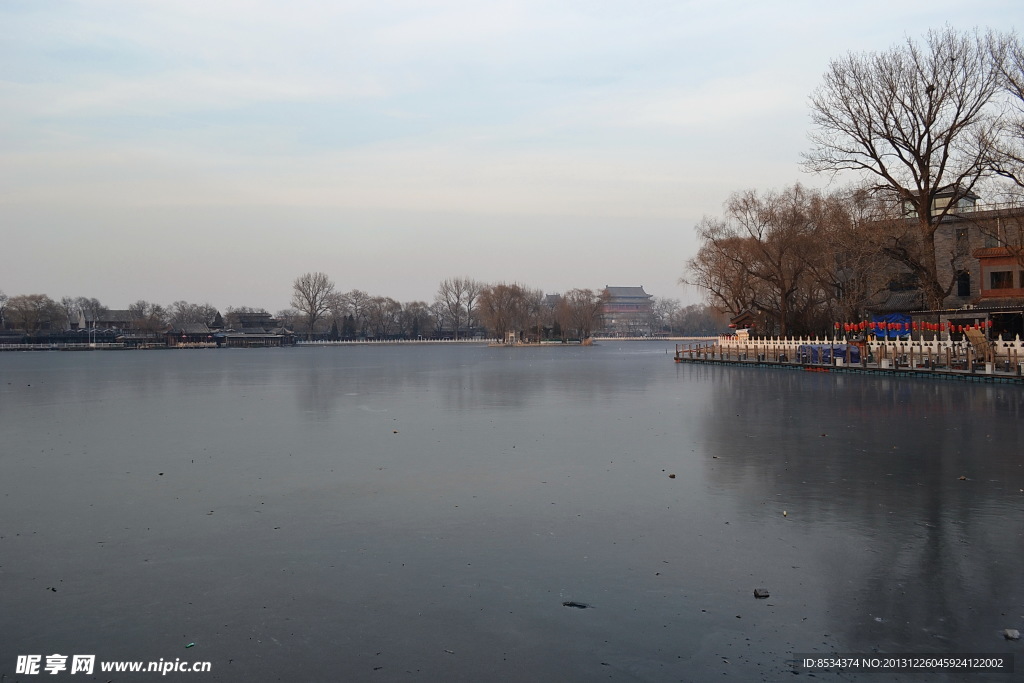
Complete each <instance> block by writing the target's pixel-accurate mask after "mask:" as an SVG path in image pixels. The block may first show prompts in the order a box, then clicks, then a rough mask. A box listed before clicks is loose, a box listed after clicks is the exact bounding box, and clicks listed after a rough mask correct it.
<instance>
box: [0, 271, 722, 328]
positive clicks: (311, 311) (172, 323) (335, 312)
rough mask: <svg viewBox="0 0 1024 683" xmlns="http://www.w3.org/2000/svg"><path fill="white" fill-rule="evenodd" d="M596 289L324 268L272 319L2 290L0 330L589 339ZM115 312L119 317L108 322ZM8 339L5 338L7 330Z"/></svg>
mask: <svg viewBox="0 0 1024 683" xmlns="http://www.w3.org/2000/svg"><path fill="white" fill-rule="evenodd" d="M603 301H604V300H603V297H602V293H601V292H600V291H596V290H592V289H586V288H576V289H571V290H568V291H567V292H564V293H562V294H556V295H551V294H545V293H544V292H543V291H542V290H540V289H536V288H533V287H529V286H527V285H523V284H519V283H494V284H488V283H483V282H479V281H476V280H473V279H472V278H468V277H453V278H447V279H445V280H442V281H441V282H440V283H439V285H438V288H437V291H436V293H435V295H434V299H433V300H432V301H430V302H426V301H409V302H404V303H403V302H399V301H397V300H395V299H393V298H391V297H387V296H375V295H371V294H369V293H367V292H365V291H363V290H360V289H352V290H349V291H347V292H341V291H338V290H337V287H336V285H335V283H334V282H333V281H332V280H331V279H330V277H329V276H328V275H326V274H325V273H305V274H303V275H301V276H299V277H298V278H296V279H295V281H294V282H293V283H292V300H291V304H292V306H291V307H290V308H287V309H283V310H279V311H277V312H276V313H274V314H273V315H271V313H270V312H268V311H267V310H266V309H264V308H260V307H252V306H234V307H232V306H229V307H227V308H226V309H225V310H224V312H223V314H222V313H221V312H220V310H219V309H218V308H217V307H215V306H214V305H212V304H210V303H192V302H188V301H184V300H179V301H175V302H173V303H171V304H169V305H162V304H158V303H154V302H151V301H146V300H139V301H136V302H134V303H132V304H130V305H129V306H128V308H127V309H121V310H116V311H113V312H112V309H110V308H109V307H107V306H106V305H104V304H103V303H101V302H100V301H99V300H98V299H96V298H94V297H82V296H80V297H67V296H66V297H61V298H60V299H52V298H50V297H49V296H48V295H45V294H24V295H17V296H10V297H8V296H7V295H5V294H4V293H3V292H0V330H7V331H8V332H9V333H10V332H17V333H19V334H22V335H28V336H30V337H36V336H41V335H44V334H46V335H50V336H52V335H54V334H57V333H62V332H65V331H68V330H77V332H78V333H87V332H93V333H94V332H96V331H103V330H104V329H105V328H107V327H109V325H111V324H117V325H121V324H123V323H124V322H127V323H128V324H129V325H130V327H131V329H132V330H133V331H136V332H139V333H141V334H149V335H157V334H161V333H163V332H165V331H167V330H168V329H176V330H180V329H182V328H184V327H186V326H189V325H195V324H200V325H207V326H209V327H212V328H224V329H240V328H242V327H243V326H244V325H245V324H246V321H247V320H252V319H254V317H255V318H256V319H259V318H260V317H261V316H262V318H263V319H265V320H267V321H272V322H273V324H274V325H277V326H280V327H284V328H287V329H289V330H293V331H296V332H300V333H302V334H304V335H305V336H306V337H307V338H317V339H337V340H343V339H345V340H352V339H444V338H451V339H462V338H481V337H486V338H504V337H505V336H506V335H507V334H508V333H515V334H516V335H517V336H522V337H525V338H535V339H536V338H554V339H570V338H586V337H589V336H591V335H592V334H594V333H595V332H599V331H601V330H602V326H603V321H602V317H601V306H602V304H603ZM112 317H117V318H118V321H112V320H111V318H112ZM724 325H725V322H724V319H723V317H722V315H721V314H720V313H719V312H718V311H717V310H715V309H713V308H711V307H709V306H706V305H697V304H695V305H690V306H685V307H684V306H681V304H680V302H679V301H678V300H677V299H671V298H655V299H654V301H653V305H652V308H651V311H650V314H649V315H648V316H647V317H645V318H642V319H637V320H636V321H635V326H634V327H633V328H631V329H630V330H628V332H629V333H631V334H636V335H654V334H665V335H700V336H704V335H713V334H717V333H719V332H721V331H722V330H723V329H724ZM8 336H10V335H8Z"/></svg>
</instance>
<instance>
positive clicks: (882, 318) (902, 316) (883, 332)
mask: <svg viewBox="0 0 1024 683" xmlns="http://www.w3.org/2000/svg"><path fill="white" fill-rule="evenodd" d="M910 322H911V318H910V316H909V315H907V314H906V313H884V314H881V315H873V316H871V322H870V323H869V324H868V325H869V327H868V332H869V333H870V334H873V335H875V336H876V337H879V338H881V339H899V338H900V337H906V336H908V335H909V334H910ZM889 323H899V324H900V325H905V326H906V327H907V329H906V330H905V331H904V330H890V329H888V328H887V325H888V324H889Z"/></svg>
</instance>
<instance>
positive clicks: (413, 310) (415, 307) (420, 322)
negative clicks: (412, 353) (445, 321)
mask: <svg viewBox="0 0 1024 683" xmlns="http://www.w3.org/2000/svg"><path fill="white" fill-rule="evenodd" d="M430 318H431V314H430V307H429V306H428V305H427V302H425V301H407V302H406V303H404V304H403V305H402V313H401V315H400V316H399V318H398V320H399V325H398V329H399V333H400V334H401V335H402V336H403V337H405V338H406V339H418V338H419V337H421V336H423V335H424V334H425V333H427V332H429V331H430V326H431V324H432V322H431V319H430Z"/></svg>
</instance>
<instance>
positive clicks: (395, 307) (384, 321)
mask: <svg viewBox="0 0 1024 683" xmlns="http://www.w3.org/2000/svg"><path fill="white" fill-rule="evenodd" d="M401 314H402V304H400V303H398V302H397V301H395V300H394V299H392V298H391V297H389V296H375V297H373V298H372V299H370V302H369V306H368V307H367V320H368V322H369V324H370V326H371V327H372V328H373V335H374V336H375V337H376V338H378V339H387V338H389V337H391V336H392V335H393V334H394V333H395V330H396V329H398V323H399V321H398V318H399V316H400V315H401Z"/></svg>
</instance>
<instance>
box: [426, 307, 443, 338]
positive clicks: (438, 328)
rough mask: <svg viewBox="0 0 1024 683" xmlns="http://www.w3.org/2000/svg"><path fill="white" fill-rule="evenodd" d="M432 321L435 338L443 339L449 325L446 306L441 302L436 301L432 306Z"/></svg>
mask: <svg viewBox="0 0 1024 683" xmlns="http://www.w3.org/2000/svg"><path fill="white" fill-rule="evenodd" d="M429 308H430V320H431V323H432V325H433V334H434V336H435V337H441V336H443V335H444V330H445V325H447V315H448V314H447V312H446V310H445V305H444V304H442V303H441V302H440V301H435V302H434V303H432V304H430V306H429Z"/></svg>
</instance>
